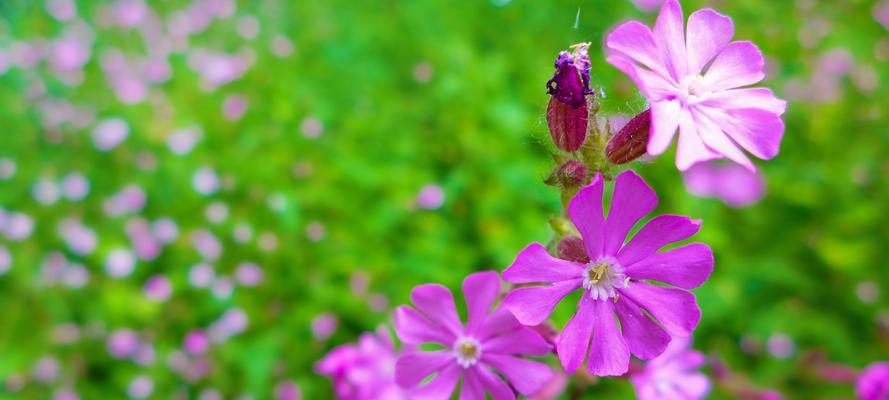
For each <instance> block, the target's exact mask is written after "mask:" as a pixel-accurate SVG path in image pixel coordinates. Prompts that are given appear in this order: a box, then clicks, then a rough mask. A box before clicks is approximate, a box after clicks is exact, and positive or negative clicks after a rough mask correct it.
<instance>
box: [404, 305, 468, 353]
mask: <svg viewBox="0 0 889 400" xmlns="http://www.w3.org/2000/svg"><path fill="white" fill-rule="evenodd" d="M395 332H396V333H397V334H398V338H399V339H401V341H402V342H405V343H410V344H421V343H438V344H441V345H444V346H449V345H451V344H452V343H454V340H456V338H457V337H456V336H454V334H453V333H452V332H450V331H449V330H448V329H446V328H444V327H442V326H441V325H439V324H437V323H435V322H433V321H432V320H430V319H429V318H426V316H425V315H423V314H422V313H420V312H419V311H417V310H414V309H413V308H410V307H408V306H399V307H398V308H396V309H395Z"/></svg>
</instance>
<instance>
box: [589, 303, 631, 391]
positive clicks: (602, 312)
mask: <svg viewBox="0 0 889 400" xmlns="http://www.w3.org/2000/svg"><path fill="white" fill-rule="evenodd" d="M593 303H594V305H593V314H594V317H593V341H592V343H591V344H590V354H589V358H588V359H587V370H589V372H590V373H591V374H593V375H597V376H619V375H623V374H625V373H627V370H628V369H629V367H630V350H629V348H628V347H627V341H626V340H625V339H624V336H623V335H622V334H621V333H620V329H618V327H617V320H616V319H615V317H614V305H613V304H612V302H611V301H608V300H600V301H594V302H593Z"/></svg>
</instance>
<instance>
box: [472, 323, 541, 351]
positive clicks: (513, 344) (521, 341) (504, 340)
mask: <svg viewBox="0 0 889 400" xmlns="http://www.w3.org/2000/svg"><path fill="white" fill-rule="evenodd" d="M482 346H483V348H484V352H485V353H486V354H487V353H493V354H518V355H531V356H544V355H546V354H548V353H549V352H550V351H552V346H550V345H549V343H547V342H546V340H544V339H543V337H541V336H540V334H539V333H537V332H535V331H534V330H532V329H529V328H525V327H522V328H521V329H518V330H515V331H512V332H509V333H507V334H505V335H500V336H498V337H495V338H491V339H489V340H487V341H484V342H483V345H482Z"/></svg>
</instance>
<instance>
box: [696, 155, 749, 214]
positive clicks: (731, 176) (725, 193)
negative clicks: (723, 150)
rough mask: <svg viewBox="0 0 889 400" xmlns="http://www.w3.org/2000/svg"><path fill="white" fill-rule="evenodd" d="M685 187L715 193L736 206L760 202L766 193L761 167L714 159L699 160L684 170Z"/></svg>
mask: <svg viewBox="0 0 889 400" xmlns="http://www.w3.org/2000/svg"><path fill="white" fill-rule="evenodd" d="M682 180H683V182H685V188H686V189H687V190H688V192H689V193H691V194H693V195H695V196H699V197H715V198H718V199H720V200H722V202H723V203H725V204H728V205H729V206H732V207H747V206H750V205H753V204H756V202H758V201H759V200H760V199H762V197H763V196H765V194H766V183H765V179H764V178H763V176H762V174H760V173H759V171H750V170H748V169H747V168H745V167H743V166H741V165H739V164H735V163H721V162H719V161H710V162H705V163H701V164H695V165H694V166H693V167H691V168H689V169H688V170H687V171H685V172H684V173H683V174H682Z"/></svg>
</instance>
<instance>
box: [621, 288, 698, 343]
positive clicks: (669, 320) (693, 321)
mask: <svg viewBox="0 0 889 400" xmlns="http://www.w3.org/2000/svg"><path fill="white" fill-rule="evenodd" d="M620 293H621V294H622V295H624V296H627V297H629V298H630V299H631V300H633V301H634V302H636V304H638V305H640V306H642V308H644V309H645V311H648V313H649V314H651V315H652V316H653V317H654V318H655V319H656V320H657V321H658V322H659V323H660V324H661V326H663V327H664V330H666V331H667V333H669V334H670V335H672V336H688V335H689V334H691V332H692V331H694V329H695V327H696V326H698V322H700V320H701V309H700V308H698V304H697V302H696V301H695V295H693V294H691V293H689V292H686V291H685V290H682V289H676V288H669V287H663V286H653V285H649V284H647V283H643V282H631V283H630V286H629V287H626V288H623V289H620Z"/></svg>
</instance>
